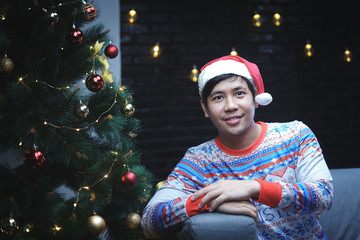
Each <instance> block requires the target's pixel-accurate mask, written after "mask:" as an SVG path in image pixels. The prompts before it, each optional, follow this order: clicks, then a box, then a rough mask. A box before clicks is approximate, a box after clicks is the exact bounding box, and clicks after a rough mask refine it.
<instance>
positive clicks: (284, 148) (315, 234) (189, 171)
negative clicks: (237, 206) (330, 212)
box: [142, 121, 333, 239]
mask: <svg viewBox="0 0 360 240" xmlns="http://www.w3.org/2000/svg"><path fill="white" fill-rule="evenodd" d="M258 124H261V126H262V132H261V134H260V136H259V137H258V139H257V140H256V141H255V143H254V144H253V145H252V146H250V147H249V148H247V149H244V150H239V151H236V150H231V149H228V148H226V147H225V146H224V145H223V144H222V143H221V141H220V139H219V138H216V139H213V140H210V141H207V142H205V143H203V144H201V145H199V146H196V147H192V148H190V149H188V151H187V152H186V154H185V156H184V157H183V159H182V160H181V161H180V162H179V163H178V164H177V165H176V167H175V168H174V170H173V171H172V172H171V174H170V175H169V177H168V178H167V181H166V183H165V184H164V186H163V187H162V188H161V189H159V190H158V191H157V192H156V193H155V195H154V196H153V198H152V199H151V200H150V202H149V203H148V205H147V206H146V208H145V209H144V213H143V217H142V227H143V230H144V233H145V235H146V236H148V237H151V236H153V237H155V236H158V235H163V234H166V233H169V232H171V230H173V229H176V228H177V227H179V226H180V224H181V223H182V222H183V221H185V220H186V219H188V218H189V217H191V216H192V215H194V214H197V213H200V212H204V211H207V209H206V208H203V209H198V208H197V204H198V201H196V202H192V201H188V200H189V199H190V196H191V195H192V194H193V193H194V192H196V191H197V190H199V189H201V188H203V187H205V186H207V185H209V184H211V183H214V182H216V181H218V180H220V179H222V180H226V179H228V180H257V181H259V182H260V196H259V199H257V200H256V201H253V200H252V202H253V203H254V204H255V206H256V207H257V209H258V213H259V220H258V222H257V235H258V238H259V239H326V235H325V232H324V231H323V229H322V227H321V225H320V223H319V218H320V214H321V213H323V212H324V211H325V210H327V209H329V208H330V206H331V203H332V197H333V187H332V177H331V175H330V171H329V169H328V167H327V165H326V163H325V160H324V157H323V154H322V151H321V149H320V146H319V143H318V141H317V139H316V137H315V135H314V133H313V132H312V131H311V130H310V128H309V127H307V126H306V125H305V124H304V123H302V122H300V121H293V122H288V123H264V122H258Z"/></svg>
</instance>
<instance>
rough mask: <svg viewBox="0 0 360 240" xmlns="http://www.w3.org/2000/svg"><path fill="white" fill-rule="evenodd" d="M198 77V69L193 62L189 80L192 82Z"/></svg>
mask: <svg viewBox="0 0 360 240" xmlns="http://www.w3.org/2000/svg"><path fill="white" fill-rule="evenodd" d="M198 78H199V70H198V69H197V67H196V64H194V65H193V68H192V69H191V72H190V80H191V81H193V82H197V81H198Z"/></svg>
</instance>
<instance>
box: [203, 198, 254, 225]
mask: <svg viewBox="0 0 360 240" xmlns="http://www.w3.org/2000/svg"><path fill="white" fill-rule="evenodd" d="M210 206H211V203H210ZM216 211H217V212H222V213H228V214H239V215H240V214H241V215H247V216H249V217H252V218H254V219H255V221H257V220H258V211H257V209H256V207H255V206H254V204H252V203H251V202H250V201H238V202H224V203H222V204H221V205H220V206H218V207H217V209H216Z"/></svg>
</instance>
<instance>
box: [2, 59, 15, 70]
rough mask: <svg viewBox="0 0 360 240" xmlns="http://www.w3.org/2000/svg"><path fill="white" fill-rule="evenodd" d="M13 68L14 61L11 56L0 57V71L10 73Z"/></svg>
mask: <svg viewBox="0 0 360 240" xmlns="http://www.w3.org/2000/svg"><path fill="white" fill-rule="evenodd" d="M13 69H14V62H13V60H11V58H8V57H3V58H0V72H3V73H11V72H12V70H13Z"/></svg>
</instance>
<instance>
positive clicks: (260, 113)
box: [120, 0, 360, 180]
mask: <svg viewBox="0 0 360 240" xmlns="http://www.w3.org/2000/svg"><path fill="white" fill-rule="evenodd" d="M324 3H326V4H327V6H326V7H324V6H323V5H321V4H324ZM336 4H338V3H336ZM353 5H354V3H352V2H351V1H349V2H347V1H342V5H335V1H333V2H331V1H303V0H302V1H299V0H296V1H294V0H278V1H270V0H268V1H253V0H252V1H250V0H244V1H236V2H234V1H229V0H222V1H221V2H214V1H201V0H198V1H194V0H192V1H189V0H182V1H178V0H172V1H165V0H157V1H156V0H152V1H149V0H141V1H140V0H131V1H130V0H122V1H121V2H120V9H121V54H122V56H121V57H122V82H123V84H126V85H129V86H130V87H131V88H132V90H133V92H134V94H133V97H134V100H135V107H136V114H135V115H134V117H136V118H138V119H139V120H140V121H141V122H142V129H141V133H140V134H139V136H138V137H137V146H138V147H139V149H140V151H141V152H142V156H143V157H142V162H143V164H144V165H145V166H146V167H147V168H149V169H150V170H151V171H152V172H153V173H154V174H155V176H156V179H158V180H161V179H163V178H165V177H166V176H167V175H168V174H169V172H170V171H171V170H172V168H173V167H174V166H175V165H176V163H177V162H178V161H179V160H180V159H181V157H182V156H183V155H184V153H185V151H186V149H187V148H188V147H191V146H194V145H197V144H200V143H202V142H204V141H206V140H208V139H210V138H213V137H215V136H216V131H215V129H214V128H213V126H212V124H211V123H210V121H209V120H208V119H206V118H204V116H203V113H202V111H201V108H200V104H199V96H198V92H197V91H198V90H197V85H196V83H193V82H191V81H190V79H189V74H190V70H191V69H192V66H193V64H196V65H197V66H198V69H200V68H201V66H202V65H204V64H205V63H206V62H208V61H210V60H212V59H214V58H217V57H221V56H223V55H227V54H229V52H230V50H231V48H232V47H234V48H235V49H236V50H237V52H238V53H239V55H240V56H242V57H244V58H246V59H248V60H249V61H251V62H255V63H256V64H257V65H258V66H259V68H260V71H261V74H262V77H263V79H264V83H265V89H266V91H268V92H270V93H271V94H272V95H273V97H274V101H273V103H272V104H270V105H269V106H267V107H260V108H259V109H258V110H257V113H256V120H262V121H290V120H295V119H296V120H302V121H304V122H305V123H306V124H307V125H309V126H310V128H311V129H312V130H313V131H314V132H315V134H316V136H317V138H318V140H319V142H320V144H321V146H322V148H323V151H324V155H325V157H326V160H327V163H328V165H329V167H330V168H342V167H360V161H359V160H358V157H357V154H356V153H357V151H356V148H357V146H358V145H359V140H358V137H357V136H358V135H359V133H360V130H359V127H358V119H357V118H355V115H356V116H357V115H358V114H357V112H358V110H359V100H358V97H357V96H358V89H359V85H360V78H359V75H360V73H359V71H358V69H359V67H360V61H359V59H360V47H359V37H360V29H359V28H358V27H357V25H356V21H357V20H356V13H355V9H356V8H355V7H354V6H353ZM132 8H135V9H136V11H137V13H138V20H137V22H136V23H135V24H129V23H127V22H126V14H127V12H128V11H129V10H130V9H132ZM255 11H256V12H259V13H261V14H262V16H263V19H264V23H263V26H262V27H260V28H255V27H254V26H252V24H251V17H252V15H253V13H254V12H255ZM276 11H277V12H279V13H280V14H282V16H283V24H282V26H280V27H275V26H274V25H273V24H272V15H273V14H274V13H275V12H276ZM308 40H309V41H310V42H311V43H312V44H313V46H314V56H313V57H312V58H306V57H305V56H304V53H303V48H304V46H305V43H306V41H308ZM157 42H158V43H159V44H160V47H161V50H162V53H161V56H160V57H158V58H152V57H151V53H150V50H151V47H152V46H154V45H155V44H156V43H157ZM345 46H347V47H349V48H350V50H351V51H352V52H353V54H354V59H353V62H351V63H345V62H343V61H342V53H343V51H344V49H345Z"/></svg>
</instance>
